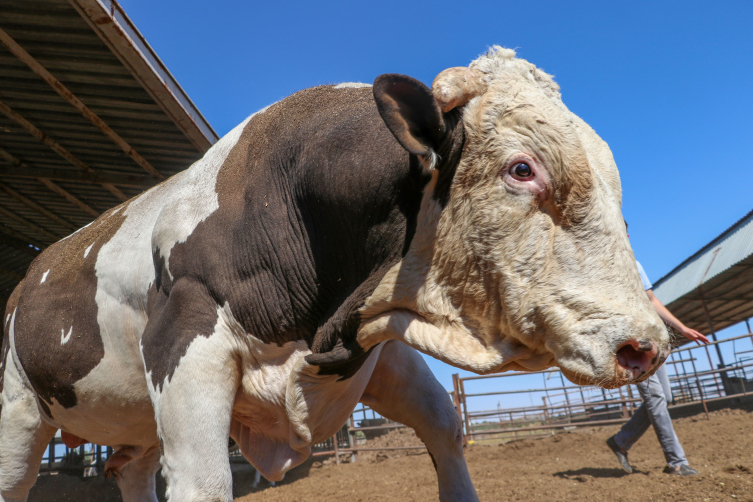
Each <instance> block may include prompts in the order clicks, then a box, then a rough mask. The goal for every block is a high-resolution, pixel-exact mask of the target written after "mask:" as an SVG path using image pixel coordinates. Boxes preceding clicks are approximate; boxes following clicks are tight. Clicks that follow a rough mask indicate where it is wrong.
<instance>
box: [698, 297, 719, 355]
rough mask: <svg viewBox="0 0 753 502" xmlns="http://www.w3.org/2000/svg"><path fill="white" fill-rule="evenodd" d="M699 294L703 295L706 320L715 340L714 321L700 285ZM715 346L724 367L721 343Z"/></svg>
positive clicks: (702, 300) (702, 303) (702, 301)
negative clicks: (720, 348)
mask: <svg viewBox="0 0 753 502" xmlns="http://www.w3.org/2000/svg"><path fill="white" fill-rule="evenodd" d="M698 295H699V296H700V297H701V306H702V307H703V312H704V313H705V314H706V320H707V321H708V323H709V329H710V330H711V338H712V339H713V340H714V341H716V331H715V330H714V321H712V320H711V315H710V314H709V309H707V308H706V301H705V300H704V299H703V291H701V288H700V286H699V287H698ZM714 348H716V355H717V356H718V357H719V362H720V363H721V365H722V368H724V359H722V351H721V350H719V345H714ZM709 362H710V361H709Z"/></svg>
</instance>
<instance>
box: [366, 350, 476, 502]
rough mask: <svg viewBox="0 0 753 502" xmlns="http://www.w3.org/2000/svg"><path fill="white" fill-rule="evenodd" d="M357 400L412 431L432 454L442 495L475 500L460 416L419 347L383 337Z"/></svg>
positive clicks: (458, 499)
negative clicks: (385, 340)
mask: <svg viewBox="0 0 753 502" xmlns="http://www.w3.org/2000/svg"><path fill="white" fill-rule="evenodd" d="M361 402H362V403H364V404H366V405H368V406H369V407H371V408H372V409H373V410H374V411H376V412H377V413H379V414H380V415H382V416H384V417H386V418H389V419H391V420H395V421H396V422H400V423H402V424H405V425H407V426H409V427H412V428H413V429H414V430H415V431H416V434H417V435H418V437H419V438H421V440H422V441H423V442H424V444H425V445H426V448H427V449H428V450H429V454H430V455H431V456H432V459H433V460H434V465H435V467H436V470H437V478H438V481H439V499H440V500H441V501H453V502H455V501H478V496H477V495H476V490H475V488H474V487H473V483H472V482H471V477H470V475H469V474H468V466H467V465H466V463H465V457H464V456H463V444H462V436H461V427H462V425H461V423H460V418H459V417H458V414H457V412H456V411H455V408H454V407H453V406H452V402H451V401H450V398H449V396H448V395H447V391H445V390H444V389H443V388H442V386H441V385H440V384H439V382H437V379H436V378H434V375H433V374H432V373H431V371H430V370H429V368H428V366H427V365H426V363H425V362H424V360H423V358H421V355H420V354H419V353H418V352H416V351H415V350H414V349H412V348H410V347H408V346H407V345H404V344H403V343H400V342H396V341H389V342H386V344H385V346H384V347H383V348H382V353H381V354H380V355H379V361H378V362H377V364H376V367H375V368H374V372H373V373H372V376H371V380H369V384H368V385H367V386H366V390H365V391H364V394H363V397H362V398H361Z"/></svg>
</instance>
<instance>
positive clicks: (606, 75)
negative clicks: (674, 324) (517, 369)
mask: <svg viewBox="0 0 753 502" xmlns="http://www.w3.org/2000/svg"><path fill="white" fill-rule="evenodd" d="M120 3H121V5H122V6H123V8H124V9H125V10H126V12H127V13H128V15H129V16H130V17H131V19H132V20H133V21H134V23H135V24H136V26H137V27H138V29H139V30H140V31H141V32H142V33H143V34H144V36H145V37H146V39H147V40H148V41H149V43H150V44H151V45H152V47H154V49H155V50H156V52H157V54H159V56H160V57H161V58H162V60H163V61H164V62H165V64H166V65H167V67H168V68H169V69H170V71H171V72H172V73H173V74H174V75H175V77H176V78H177V80H178V81H179V82H180V84H181V85H182V86H183V87H184V89H185V90H186V91H187V93H188V95H189V96H190V97H191V98H192V99H193V101H194V102H195V103H196V105H197V106H198V108H199V109H200V110H201V111H202V112H203V113H204V115H205V116H206V118H207V119H208V120H209V122H210V123H211V124H212V126H213V127H214V128H215V130H216V131H217V132H218V133H219V134H220V135H223V134H225V133H226V132H228V131H229V130H230V129H231V128H232V127H234V126H235V125H236V124H237V123H239V122H240V121H241V120H243V119H244V118H245V117H246V116H248V115H250V114H251V113H252V112H254V111H256V110H258V109H260V108H262V107H264V106H266V105H268V104H270V103H272V102H274V101H277V100H279V99H280V98H283V97H285V96H287V95H289V94H291V93H293V92H295V91H298V90H300V89H303V88H306V87H310V86H313V85H318V84H326V83H337V82H348V81H360V82H372V81H373V80H374V78H375V77H376V76H378V75H379V74H381V73H405V74H408V75H411V76H413V77H416V78H418V79H419V80H422V81H424V82H426V83H427V84H430V83H431V81H432V80H433V78H434V76H436V74H437V73H439V72H440V71H442V70H443V69H445V68H448V67H451V66H460V65H467V64H468V63H469V62H470V61H471V60H472V59H474V58H475V57H476V56H477V55H478V54H480V53H481V52H483V51H484V50H485V48H486V47H487V46H489V45H492V44H498V45H502V46H505V47H510V48H515V49H517V51H518V55H519V56H520V57H523V58H525V59H527V60H529V61H531V62H532V63H534V64H536V65H537V66H539V67H540V68H543V69H544V70H546V71H547V72H548V73H551V74H554V75H555V78H556V80H557V82H558V83H559V84H560V86H561V88H562V95H563V100H564V102H565V104H566V105H567V106H568V107H569V108H570V109H571V110H572V111H573V112H575V113H576V114H578V115H579V116H581V117H582V118H583V119H584V120H585V121H586V122H588V123H589V124H590V125H591V126H592V127H593V128H594V129H595V130H596V132H597V133H599V134H600V135H601V136H602V138H604V139H605V140H606V141H607V142H608V143H609V145H610V147H611V148H612V151H613V153H614V156H615V159H616V161H617V165H618V167H619V168H620V173H621V177H622V183H623V212H624V215H625V217H626V219H627V220H628V222H629V223H630V234H631V242H632V245H633V248H634V250H635V253H636V256H637V257H638V259H639V260H640V261H641V263H642V264H643V266H644V268H645V269H646V272H647V273H648V275H649V277H651V278H652V280H654V281H656V280H657V279H659V278H660V277H661V276H663V275H664V274H666V273H667V272H669V271H670V270H671V269H672V268H674V267H675V266H676V265H677V264H679V263H680V262H681V261H682V260H684V259H685V258H687V257H688V256H689V255H691V254H692V253H694V252H695V251H696V250H698V249H699V248H700V247H701V246H703V245H704V244H706V243H707V242H709V241H710V240H711V239H713V238H714V237H715V236H717V235H718V234H719V233H721V232H722V231H723V230H724V229H725V228H727V227H728V226H730V225H731V224H732V223H734V222H735V221H737V220H738V219H739V218H740V217H742V216H743V215H744V214H746V213H747V212H748V211H750V210H751V209H753V161H752V159H753V2H750V1H725V2H693V1H684V2H655V1H652V2H645V1H632V2H561V1H560V2H554V1H551V2H543V1H533V0H526V1H518V2H504V1H496V2H478V1H463V2H460V1H455V2H446V1H431V2H412V1H409V0H403V1H400V2H397V1H392V0H387V1H382V2H378V3H375V2H352V1H347V2H346V1H339V2H338V1H333V2H327V1H321V2H241V1H237V0H233V1H231V0H215V1H213V2H206V1H204V2H198V1H195V0H181V1H177V0H160V1H156V2H155V1H154V0H148V1H147V0H122V1H120ZM733 331H734V332H736V331H735V330H733ZM431 365H432V369H433V370H434V371H435V373H436V374H437V377H438V378H439V380H440V382H441V383H442V384H443V385H445V386H449V385H450V383H451V379H450V375H451V374H452V373H453V372H455V371H456V370H454V369H452V368H450V367H448V366H446V365H443V364H440V363H437V362H432V363H431Z"/></svg>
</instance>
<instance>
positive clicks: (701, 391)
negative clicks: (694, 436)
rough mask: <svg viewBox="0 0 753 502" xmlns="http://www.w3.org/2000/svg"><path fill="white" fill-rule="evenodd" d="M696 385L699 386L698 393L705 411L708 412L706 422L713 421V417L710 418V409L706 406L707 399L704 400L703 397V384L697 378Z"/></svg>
mask: <svg viewBox="0 0 753 502" xmlns="http://www.w3.org/2000/svg"><path fill="white" fill-rule="evenodd" d="M695 383H696V385H697V386H698V393H699V394H700V395H701V403H702V404H703V410H704V411H705V412H706V420H711V417H709V409H708V407H707V406H706V399H704V397H703V389H702V388H701V382H699V381H698V378H696V381H695Z"/></svg>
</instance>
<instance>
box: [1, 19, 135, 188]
mask: <svg viewBox="0 0 753 502" xmlns="http://www.w3.org/2000/svg"><path fill="white" fill-rule="evenodd" d="M0 31H2V30H0ZM0 112H2V113H3V114H5V116H6V117H8V118H9V119H11V120H12V121H14V122H15V123H16V124H18V125H20V126H21V127H22V128H24V130H26V132H28V133H29V134H31V135H32V136H34V137H35V138H37V139H38V140H39V141H41V142H42V143H44V144H45V145H47V146H49V147H50V148H52V150H53V151H54V152H55V153H57V154H58V155H60V156H61V157H63V158H64V159H65V160H67V161H68V162H70V163H71V164H73V165H74V166H76V167H78V168H79V169H82V170H83V171H85V172H87V173H89V174H95V171H94V169H92V168H91V167H89V166H87V165H86V164H84V163H83V162H82V161H81V160H80V159H78V158H77V157H76V156H74V155H73V154H72V153H71V152H69V151H68V150H66V149H65V148H63V147H62V146H61V145H60V144H59V143H58V142H56V141H55V140H53V139H52V138H50V137H49V136H47V135H46V134H45V133H43V132H42V131H40V130H39V129H37V128H36V127H34V125H33V124H32V123H31V122H29V121H28V120H26V119H25V118H23V117H22V116H21V115H19V114H18V113H16V112H15V111H13V109H12V108H11V107H9V106H8V105H6V104H5V103H3V102H2V101H0ZM102 186H103V187H105V188H106V189H107V190H109V191H110V193H112V194H113V195H114V196H115V197H117V198H118V199H120V200H121V201H126V200H128V197H126V195H125V194H124V193H123V192H121V191H120V190H118V189H117V188H116V187H115V186H114V185H112V184H110V183H102Z"/></svg>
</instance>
